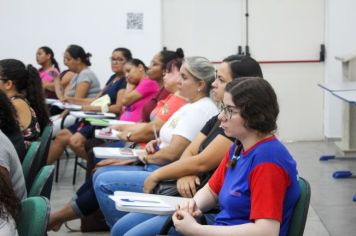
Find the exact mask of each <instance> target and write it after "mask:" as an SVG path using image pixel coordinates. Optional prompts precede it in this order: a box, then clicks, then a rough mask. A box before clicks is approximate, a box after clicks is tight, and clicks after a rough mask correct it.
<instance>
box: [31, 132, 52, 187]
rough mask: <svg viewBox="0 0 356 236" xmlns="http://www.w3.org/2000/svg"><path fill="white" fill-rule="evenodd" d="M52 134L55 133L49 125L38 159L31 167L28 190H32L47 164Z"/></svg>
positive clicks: (42, 139) (43, 136) (41, 143)
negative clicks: (33, 184)
mask: <svg viewBox="0 0 356 236" xmlns="http://www.w3.org/2000/svg"><path fill="white" fill-rule="evenodd" d="M52 132H53V126H52V125H47V126H46V127H45V128H44V129H43V131H42V134H41V137H40V140H39V141H40V147H39V149H38V152H37V155H36V158H35V159H34V161H33V164H32V165H31V168H30V172H29V175H28V177H27V181H28V182H29V186H28V189H31V186H32V183H33V181H34V180H35V178H36V175H37V173H38V172H39V171H40V169H41V168H42V167H43V166H45V165H46V164H47V156H48V151H49V146H50V144H51V140H52Z"/></svg>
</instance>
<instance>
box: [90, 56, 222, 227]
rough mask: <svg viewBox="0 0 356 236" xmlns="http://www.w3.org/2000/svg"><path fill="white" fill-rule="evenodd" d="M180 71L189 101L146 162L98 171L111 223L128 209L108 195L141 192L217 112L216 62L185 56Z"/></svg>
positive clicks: (103, 206)
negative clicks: (214, 91)
mask: <svg viewBox="0 0 356 236" xmlns="http://www.w3.org/2000/svg"><path fill="white" fill-rule="evenodd" d="M180 74H181V80H180V82H179V84H178V90H179V92H180V95H181V96H184V97H186V98H187V99H188V101H189V102H190V103H189V104H187V105H185V106H183V107H182V108H180V109H179V110H178V111H177V112H175V113H174V114H173V115H172V116H171V117H170V118H169V120H168V121H167V122H166V123H165V124H164V125H163V126H162V128H161V130H160V139H159V140H152V141H151V142H150V143H148V144H147V146H146V150H147V155H144V156H142V157H140V158H141V160H142V162H143V163H146V164H145V166H122V165H121V166H106V167H102V168H99V169H98V170H97V171H96V172H95V175H94V190H95V194H96V197H97V199H98V202H99V205H100V209H101V210H102V212H103V213H104V216H105V218H106V221H107V223H108V225H109V226H112V225H113V224H114V223H115V222H116V221H117V219H118V218H120V217H121V216H122V215H124V214H125V213H123V212H120V211H117V210H115V206H114V205H115V204H114V202H113V201H110V199H109V198H108V195H111V194H113V193H114V191H116V190H123V191H133V192H142V189H143V183H144V181H145V179H146V178H147V176H149V174H150V172H152V171H154V170H156V169H157V168H160V167H161V166H163V165H166V164H168V163H171V162H174V161H176V160H177V159H179V157H180V156H181V155H182V153H183V151H184V150H185V148H186V147H187V146H188V145H189V144H190V142H191V141H192V140H193V139H194V137H195V136H196V135H197V134H198V133H199V130H200V129H201V128H202V127H203V125H204V124H205V123H206V121H208V120H209V119H210V118H211V117H212V116H214V115H216V114H217V107H216V105H215V104H214V102H213V101H212V100H211V99H210V98H209V94H210V88H211V84H212V82H213V81H214V79H215V68H214V66H213V65H212V64H211V63H210V62H209V61H208V60H207V59H206V58H203V57H189V58H186V59H185V60H184V63H183V65H182V67H181V69H180ZM197 114H199V116H197ZM157 145H159V149H157V148H156V146H157ZM125 163H126V162H125Z"/></svg>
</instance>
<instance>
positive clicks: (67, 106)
mask: <svg viewBox="0 0 356 236" xmlns="http://www.w3.org/2000/svg"><path fill="white" fill-rule="evenodd" d="M46 103H47V104H50V105H51V106H56V107H59V108H60V109H68V110H72V111H80V110H81V109H82V106H80V105H76V104H72V103H67V102H61V101H59V100H56V99H52V100H48V98H47V99H46Z"/></svg>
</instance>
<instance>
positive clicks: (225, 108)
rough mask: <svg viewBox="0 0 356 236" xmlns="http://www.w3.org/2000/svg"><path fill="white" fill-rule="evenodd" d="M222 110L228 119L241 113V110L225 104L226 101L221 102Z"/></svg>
mask: <svg viewBox="0 0 356 236" xmlns="http://www.w3.org/2000/svg"><path fill="white" fill-rule="evenodd" d="M220 112H224V116H225V117H226V119H228V120H230V119H231V117H232V115H233V114H238V113H240V112H239V111H236V110H234V109H233V107H231V106H225V105H224V103H220Z"/></svg>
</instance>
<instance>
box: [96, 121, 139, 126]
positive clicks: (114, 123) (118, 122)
mask: <svg viewBox="0 0 356 236" xmlns="http://www.w3.org/2000/svg"><path fill="white" fill-rule="evenodd" d="M104 120H105V121H107V122H106V123H104V122H95V121H90V124H91V125H94V126H114V125H126V124H136V123H135V122H132V121H124V120H114V119H104Z"/></svg>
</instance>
